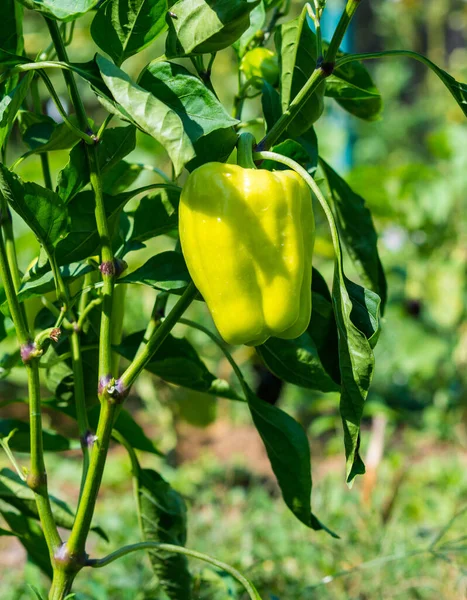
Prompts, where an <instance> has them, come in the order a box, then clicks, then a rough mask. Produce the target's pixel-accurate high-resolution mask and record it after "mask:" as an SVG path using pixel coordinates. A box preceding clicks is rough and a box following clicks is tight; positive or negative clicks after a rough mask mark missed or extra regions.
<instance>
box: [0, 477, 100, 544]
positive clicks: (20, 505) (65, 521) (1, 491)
mask: <svg viewBox="0 0 467 600" xmlns="http://www.w3.org/2000/svg"><path fill="white" fill-rule="evenodd" d="M49 497H50V501H51V506H52V513H53V516H54V520H55V523H56V524H57V526H58V527H63V528H64V529H71V528H72V527H73V522H74V520H75V517H74V515H73V512H72V511H71V509H70V507H69V506H68V505H67V504H66V502H63V500H59V499H58V498H56V497H55V496H53V495H50V496H49ZM0 500H3V501H4V502H6V503H7V504H9V505H10V506H14V507H15V508H16V509H17V510H18V511H19V512H20V513H21V514H22V515H24V516H25V517H28V518H32V519H37V520H39V512H38V510H37V505H36V501H35V499H34V494H33V492H32V491H31V490H30V488H29V486H28V485H27V484H26V482H25V481H23V480H22V479H20V477H19V476H18V475H17V474H16V473H14V472H13V471H11V470H10V469H2V470H1V471H0ZM91 531H94V532H95V533H97V535H99V536H100V537H101V538H102V539H104V540H106V541H108V537H107V535H106V533H105V532H104V531H103V530H102V529H101V528H100V527H93V528H92V529H91Z"/></svg>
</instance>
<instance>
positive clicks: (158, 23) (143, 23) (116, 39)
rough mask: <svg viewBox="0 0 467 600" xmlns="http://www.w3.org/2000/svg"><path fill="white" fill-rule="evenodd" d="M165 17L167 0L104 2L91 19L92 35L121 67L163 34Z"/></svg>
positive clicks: (115, 0) (116, 0)
mask: <svg viewBox="0 0 467 600" xmlns="http://www.w3.org/2000/svg"><path fill="white" fill-rule="evenodd" d="M166 13H167V0H107V2H104V3H103V4H102V5H101V6H100V7H99V9H98V11H97V13H96V16H95V17H94V20H93V22H92V24H91V35H92V38H93V40H94V41H95V42H96V44H97V45H98V46H99V48H100V49H101V50H103V51H104V52H106V53H107V54H108V55H109V56H110V57H111V58H112V59H113V61H114V62H115V64H116V65H118V66H120V65H121V64H122V62H123V61H125V60H126V59H127V58H130V56H133V54H137V53H138V52H140V51H141V50H143V49H144V48H146V46H149V44H151V43H152V42H153V41H154V40H155V39H156V38H157V36H158V35H159V34H161V33H162V32H163V31H164V29H165V28H166V27H167V24H166V22H165V15H166Z"/></svg>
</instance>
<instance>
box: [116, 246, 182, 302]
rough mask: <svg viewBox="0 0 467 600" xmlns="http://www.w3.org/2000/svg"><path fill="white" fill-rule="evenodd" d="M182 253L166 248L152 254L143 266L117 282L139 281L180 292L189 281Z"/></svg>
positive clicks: (157, 288) (164, 289)
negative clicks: (165, 250) (164, 250)
mask: <svg viewBox="0 0 467 600" xmlns="http://www.w3.org/2000/svg"><path fill="white" fill-rule="evenodd" d="M190 281H191V279H190V275H189V273H188V269H187V267H186V264H185V260H184V258H183V255H182V254H180V253H179V252H174V251H172V250H168V251H167V252H160V253H159V254H156V255H155V256H152V257H151V258H150V259H149V260H148V261H147V262H146V263H144V265H143V266H141V267H140V268H139V269H136V270H135V271H133V272H132V273H129V274H128V275H125V277H122V278H120V279H119V280H118V283H139V284H143V285H148V286H150V287H153V288H154V289H156V290H162V291H167V292H174V291H175V290H177V291H178V292H179V293H181V292H182V291H183V290H184V289H185V288H186V287H187V285H188V284H189V283H190Z"/></svg>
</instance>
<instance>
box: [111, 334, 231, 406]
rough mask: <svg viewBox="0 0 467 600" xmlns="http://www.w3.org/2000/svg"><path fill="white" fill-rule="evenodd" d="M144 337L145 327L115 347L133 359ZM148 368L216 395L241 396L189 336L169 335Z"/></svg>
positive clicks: (151, 371)
mask: <svg viewBox="0 0 467 600" xmlns="http://www.w3.org/2000/svg"><path fill="white" fill-rule="evenodd" d="M143 339H144V331H138V332H136V333H132V334H131V335H129V336H128V337H126V338H125V339H124V340H123V342H122V343H121V344H120V345H119V346H117V347H116V348H115V350H116V351H117V352H118V353H119V354H121V355H122V356H124V357H125V358H126V359H128V360H133V358H134V356H135V355H136V352H137V351H138V348H139V347H140V345H141V343H142V341H143ZM146 370H147V371H149V372H150V373H153V374H154V375H157V376H158V377H160V378H161V379H163V380H164V381H167V382H169V383H173V384H175V385H180V386H182V387H187V388H189V389H192V390H196V391H199V392H205V393H207V394H212V395H214V396H220V397H223V398H229V399H232V400H241V398H240V397H239V396H238V395H237V394H236V393H235V392H234V390H232V388H231V387H230V386H229V384H228V383H227V382H226V381H225V380H223V379H217V378H216V377H215V376H214V375H212V373H210V372H209V371H208V369H207V367H206V365H205V364H204V362H203V361H202V360H201V359H200V357H199V356H198V353H197V352H196V350H195V349H194V348H193V346H192V345H191V344H190V342H189V341H188V340H186V339H185V338H176V337H173V336H172V335H169V336H168V337H167V338H166V340H165V341H164V342H163V344H162V345H161V347H160V348H159V350H158V351H157V352H156V353H155V354H154V356H153V358H152V360H151V362H150V363H149V364H148V365H147V366H146Z"/></svg>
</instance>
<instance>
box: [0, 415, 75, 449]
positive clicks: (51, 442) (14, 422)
mask: <svg viewBox="0 0 467 600" xmlns="http://www.w3.org/2000/svg"><path fill="white" fill-rule="evenodd" d="M15 429H16V430H17V431H16V432H15V434H14V435H12V437H11V439H10V440H9V441H8V445H9V446H10V448H11V449H12V450H13V451H16V452H27V453H29V452H30V448H31V446H30V443H31V442H30V439H29V436H30V430H29V423H25V422H23V421H20V420H18V419H0V437H1V438H4V437H7V436H8V435H10V433H11V432H12V431H14V430H15ZM42 439H43V442H44V450H45V451H46V452H62V451H64V450H69V448H70V442H69V441H68V440H67V438H65V437H63V435H60V434H58V433H55V432H53V431H47V430H44V431H43V432H42Z"/></svg>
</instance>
